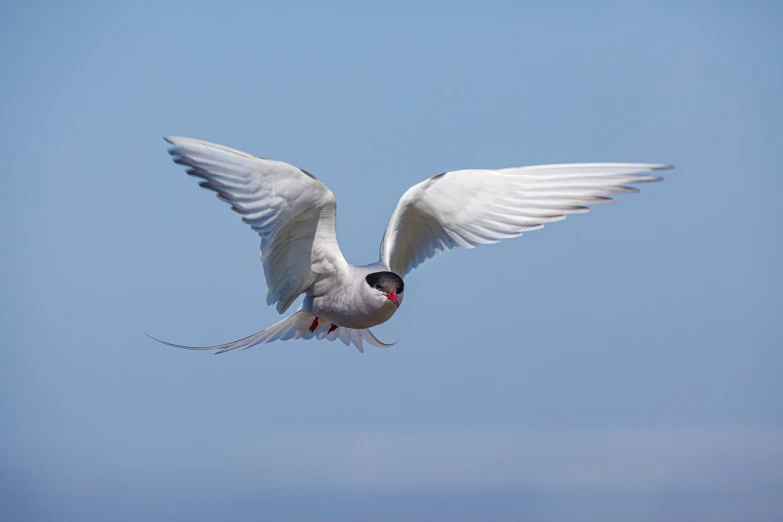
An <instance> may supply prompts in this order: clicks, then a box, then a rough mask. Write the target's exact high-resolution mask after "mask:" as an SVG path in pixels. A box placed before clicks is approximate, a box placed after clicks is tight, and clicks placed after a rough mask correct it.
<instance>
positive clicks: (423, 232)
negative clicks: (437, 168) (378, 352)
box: [150, 137, 672, 353]
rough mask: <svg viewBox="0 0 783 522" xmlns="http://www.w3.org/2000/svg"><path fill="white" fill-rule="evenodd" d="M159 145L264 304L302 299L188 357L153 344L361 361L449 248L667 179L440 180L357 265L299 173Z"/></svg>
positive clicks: (178, 141) (604, 172) (325, 196)
mask: <svg viewBox="0 0 783 522" xmlns="http://www.w3.org/2000/svg"><path fill="white" fill-rule="evenodd" d="M164 139H165V140H166V141H167V142H168V143H170V144H171V145H172V146H171V148H169V153H170V154H171V156H172V157H173V159H174V162H175V163H178V164H180V165H183V166H185V167H186V169H187V173H188V174H190V175H191V176H195V177H197V178H200V179H201V180H202V181H201V182H200V183H199V184H200V185H201V186H202V187H204V188H206V189H210V190H213V191H215V192H216V193H217V197H218V199H220V200H221V201H224V202H226V203H228V204H229V205H230V206H231V209H232V210H233V211H234V212H236V213H237V214H239V215H240V216H242V221H244V222H245V223H247V224H248V225H250V227H251V228H252V229H253V230H255V231H256V233H257V234H258V235H259V236H260V237H261V263H262V264H263V267H264V276H265V278H266V287H267V292H266V301H267V304H269V305H272V304H274V305H275V306H276V308H277V311H278V312H279V313H280V314H283V313H284V312H285V311H286V310H288V308H289V307H290V306H291V304H292V303H293V302H294V301H295V300H296V298H297V297H299V295H300V294H304V295H305V297H304V301H303V303H302V306H301V308H300V309H299V310H298V311H297V312H296V313H294V314H293V315H290V316H288V317H286V318H285V319H283V320H282V321H280V322H279V323H277V324H275V325H273V326H270V327H269V328H266V329H264V330H262V331H260V332H258V333H256V334H253V335H251V336H249V337H246V338H244V339H240V340H238V341H234V342H230V343H226V344H219V345H216V346H204V347H195V346H182V345H178V344H174V343H168V342H166V341H161V340H160V339H157V338H155V337H153V339H155V340H156V341H160V342H162V343H164V344H167V345H169V346H174V347H177V348H186V349H189V350H218V353H223V352H226V351H229V350H234V349H236V348H243V349H247V348H250V347H251V346H255V345H257V344H261V343H268V342H271V341H286V340H289V339H326V340H328V341H334V340H336V339H339V340H341V341H342V342H343V343H345V345H346V346H348V345H350V344H353V345H354V346H356V348H357V349H358V350H359V351H360V352H363V351H364V343H365V342H366V343H368V344H370V345H373V346H377V347H381V348H386V347H389V346H391V344H386V343H383V342H381V341H379V340H378V338H377V337H375V335H373V333H372V331H371V330H370V328H372V327H373V326H377V325H379V324H382V323H385V322H386V321H388V320H389V319H391V317H392V316H393V315H394V313H395V312H396V311H397V309H398V308H399V307H400V306H401V305H402V301H403V297H404V295H405V283H404V281H403V278H404V277H405V276H406V275H407V274H408V272H410V271H411V270H412V269H414V268H416V267H417V266H418V265H419V264H421V263H423V262H424V261H426V260H427V259H429V258H431V257H433V256H434V255H436V254H439V253H441V252H445V251H447V250H451V249H453V248H456V247H464V248H473V247H476V246H478V245H484V244H488V243H496V242H498V241H500V240H501V239H508V238H514V237H518V236H520V235H522V234H524V233H526V232H531V231H533V230H538V229H540V228H542V227H543V226H544V225H545V224H547V223H552V222H555V221H560V220H563V219H565V217H566V216H567V215H568V214H582V213H586V212H589V211H590V209H589V208H588V205H595V204H600V203H611V202H614V200H613V199H612V198H611V197H610V196H612V195H615V194H626V193H633V192H639V189H637V188H635V187H632V186H630V185H632V184H637V183H644V182H651V181H660V180H661V179H662V178H660V177H658V176H656V175H653V174H651V173H653V172H656V171H662V170H666V169H670V168H672V166H670V165H661V164H653V163H580V164H561V165H539V166H529V167H515V168H506V169H497V170H489V169H471V170H455V171H451V172H444V173H441V174H438V175H436V176H432V177H431V178H428V179H425V180H424V181H422V182H421V183H419V184H417V185H414V186H413V187H411V188H410V189H408V191H407V192H405V194H403V196H402V198H401V199H400V201H399V202H398V203H397V208H395V209H394V213H393V214H392V216H391V219H390V220H389V224H388V225H387V227H386V233H385V234H384V235H383V239H382V241H381V248H380V259H379V260H378V261H377V262H375V263H372V264H370V265H365V266H355V265H352V264H350V263H348V262H347V261H346V260H345V258H344V257H343V255H342V253H341V252H340V247H339V245H338V244H337V235H336V232H335V218H336V214H337V208H336V201H335V198H334V194H332V192H331V191H330V190H329V189H328V188H327V187H326V185H324V184H323V183H321V182H320V181H319V180H318V178H316V177H315V176H313V175H312V174H310V173H309V172H307V171H306V170H304V169H300V168H297V167H294V166H293V165H289V164H288V163H284V162H282V161H275V160H270V159H265V158H260V157H257V156H253V155H251V154H247V153H245V152H241V151H238V150H234V149H231V148H228V147H224V146H222V145H217V144H214V143H209V142H206V141H202V140H198V139H193V138H180V137H166V138H164ZM150 337H152V336H150Z"/></svg>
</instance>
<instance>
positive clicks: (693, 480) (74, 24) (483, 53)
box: [0, 2, 783, 522]
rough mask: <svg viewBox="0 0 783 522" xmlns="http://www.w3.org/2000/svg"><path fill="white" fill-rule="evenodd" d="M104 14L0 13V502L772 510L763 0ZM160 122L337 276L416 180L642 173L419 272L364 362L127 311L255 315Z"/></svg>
mask: <svg viewBox="0 0 783 522" xmlns="http://www.w3.org/2000/svg"><path fill="white" fill-rule="evenodd" d="M111 4H116V5H111ZM120 4H123V3H120V2H114V3H111V2H101V3H95V4H91V5H88V4H84V3H79V2H76V3H74V2H57V3H48V4H43V3H36V2H28V3H24V4H23V3H22V2H5V3H4V4H3V6H2V7H0V71H2V80H1V81H0V97H1V98H2V100H3V101H2V103H1V104H0V137H1V138H2V139H0V153H2V157H3V167H2V171H3V180H4V191H3V195H4V198H3V205H2V206H0V213H1V214H0V215H1V216H2V223H3V228H4V230H5V231H6V233H5V235H4V241H3V249H2V250H3V253H2V256H0V271H1V272H2V280H3V284H2V297H3V298H2V300H0V311H1V312H2V313H0V326H1V328H0V340H2V347H3V355H2V363H1V364H0V368H2V369H0V415H1V416H2V417H1V418H2V421H0V519H2V520H13V521H17V522H25V521H44V520H80V521H85V522H90V521H96V522H97V521H107V520H112V521H117V522H123V521H138V520H150V521H157V520H160V521H171V522H179V521H183V522H184V521H187V522H192V521H211V520H221V521H246V520H291V521H301V522H308V521H315V520H324V521H335V522H345V521H368V522H375V521H378V522H383V521H395V520H403V519H404V520H421V521H430V520H454V521H511V520H535V521H538V522H548V521H557V522H559V521H574V520H576V521H579V520H604V521H610V522H611V521H618V522H619V521H623V522H628V521H650V522H653V521H654V522H667V521H677V522H686V521H694V522H695V521H699V522H702V521H711V522H719V521H720V522H722V521H727V522H728V521H735V520H743V521H748V522H754V521H770V520H774V519H777V520H781V519H783V497H781V495H780V491H781V489H783V380H781V371H783V350H782V349H783V325H782V324H781V319H782V318H781V304H780V300H781V296H782V295H783V278H782V277H781V274H780V269H781V267H783V234H781V232H780V226H779V222H780V217H779V211H780V201H781V197H783V172H781V162H780V157H781V150H783V101H781V100H782V98H781V93H783V61H781V51H782V50H783V33H782V32H781V31H780V27H781V26H782V25H783V9H782V8H781V7H780V5H779V4H775V3H774V2H755V3H754V2H743V3H741V2H734V3H731V4H721V3H718V2H716V3H706V2H705V3H701V4H690V5H687V4H688V3H685V4H682V3H680V2H668V3H659V4H658V5H656V6H649V5H647V4H645V3H639V2H630V3H626V4H625V7H623V8H620V7H618V6H617V5H615V6H614V7H609V6H608V5H607V6H605V7H600V8H599V7H596V6H595V5H594V6H593V7H590V8H588V7H580V5H583V4H584V3H583V2H579V3H574V4H569V3H567V2H566V3H563V4H560V6H559V7H557V8H555V7H552V8H546V9H543V8H541V7H540V6H535V5H528V4H525V3H523V2H516V3H513V6H512V5H511V4H512V2H508V4H502V3H492V2H481V3H477V4H468V3H463V2H456V3H454V2H440V3H437V2H432V3H427V4H426V5H424V4H419V3H398V2H391V3H389V2H385V3H383V7H378V8H371V7H367V6H366V5H365V4H364V3H363V2H356V3H352V4H349V3H339V2H338V3H334V2H328V3H320V2H313V3H312V4H310V5H306V4H294V3H290V2H286V3H285V4H283V3H282V2H281V3H279V5H278V6H276V7H275V6H271V5H264V6H261V5H259V4H261V3H257V2H240V3H228V2H214V3H211V4H207V3H200V2H197V3H193V2H187V3H185V2H181V3H180V2H146V3H145V2H137V3H135V4H134V5H133V6H130V5H125V6H123V5H120ZM166 134H175V135H185V136H194V137H199V138H204V139H208V140H211V141H215V142H219V143H222V144H226V145H229V146H232V147H236V148H239V149H243V150H246V151H248V152H252V153H255V154H257V155H261V156H265V157H269V158H275V159H280V160H285V161H288V162H290V163H293V164H294V165H297V166H299V167H302V168H305V169H307V170H309V171H311V172H313V173H314V174H315V175H316V176H318V177H319V178H320V179H321V180H322V181H323V182H324V183H326V184H327V185H328V186H329V187H330V188H331V190H332V191H333V192H334V193H335V195H336V196H337V200H338V202H339V205H338V237H339V240H340V245H341V247H342V251H343V253H344V254H345V255H346V257H347V259H348V260H349V261H351V262H353V263H356V264H363V263H367V262H371V261H374V260H375V259H377V251H378V246H379V243H380V239H381V234H382V232H383V230H384V227H385V225H386V222H387V220H388V218H389V216H390V214H391V212H392V210H393V208H394V205H395V204H396V202H397V200H398V198H399V197H400V196H401V195H402V193H403V192H404V191H405V190H406V189H407V188H408V187H409V186H411V185H413V184H415V183H417V182H418V181H420V180H422V179H424V178H425V177H428V176H431V175H433V174H436V173H438V172H442V171H445V170H450V169H459V168H478V167H484V168H493V167H497V168H499V167H508V166H517V165H525V164H540V163H563V162H588V161H641V162H662V163H673V164H675V165H676V167H677V169H676V170H675V171H673V172H670V173H668V175H667V179H666V181H665V182H664V183H660V184H655V185H651V186H649V185H648V186H645V187H643V188H644V191H643V193H642V194H640V195H633V196H627V197H623V198H621V201H620V202H619V203H618V204H617V205H612V206H603V207H600V208H597V209H596V210H595V211H594V212H593V213H592V214H589V215H585V216H575V217H570V218H569V219H568V220H566V221H565V222H563V223H556V224H552V225H548V226H547V227H546V228H545V229H544V230H542V231H538V232H533V233H530V234H527V235H525V237H523V238H521V239H518V240H514V241H509V242H504V243H501V244H498V245H491V246H486V247H482V248H478V249H475V250H471V251H464V250H461V251H457V252H451V253H448V254H445V255H443V256H440V257H439V258H436V259H434V260H432V261H429V262H427V263H425V264H424V265H423V266H421V267H420V268H419V269H417V270H415V271H414V272H412V273H411V274H410V275H409V276H408V277H407V278H406V298H405V302H404V304H403V306H402V307H401V309H400V311H399V312H398V313H397V314H396V316H395V317H394V318H393V320H392V321H390V322H389V323H387V324H384V325H382V326H380V327H378V328H376V329H375V332H376V333H377V335H378V336H379V337H380V338H381V339H382V340H386V341H393V340H398V341H399V342H398V344H397V345H396V346H395V347H394V348H392V349H389V350H379V349H375V348H369V349H368V350H367V352H366V353H365V354H363V355H362V354H360V353H359V352H357V351H356V350H355V349H354V348H353V347H345V346H344V345H342V344H340V343H327V342H315V341H309V342H300V341H297V342H287V343H277V344H271V345H266V346H260V347H256V348H253V349H251V350H248V351H245V352H231V353H229V354H224V355H220V356H214V355H212V354H210V353H204V352H188V351H181V350H176V349H173V348H168V347H165V346H162V345H159V344H157V343H155V342H153V341H151V340H150V339H148V338H146V337H144V336H143V335H142V333H141V330H145V331H148V332H150V333H152V334H154V335H157V336H160V337H162V338H164V339H167V340H171V341H174V342H180V343H185V344H213V343H219V342H225V341H230V340H234V339H237V338H240V337H243V336H245V335H248V334H251V333H253V332H256V331H258V330H260V329H262V328H263V327H265V326H268V325H271V324H273V323H274V322H276V321H277V320H278V319H279V317H278V315H277V314H276V312H275V310H274V309H273V308H272V307H267V306H266V305H265V304H264V294H265V287H264V280H263V274H262V271H261V265H260V263H259V261H258V238H257V237H256V236H255V234H253V232H252V231H251V230H250V229H249V228H248V227H247V226H245V225H244V224H243V223H242V222H241V221H240V220H239V218H238V217H237V216H235V215H233V214H232V213H231V212H230V211H229V210H228V208H227V206H226V205H224V204H223V203H221V202H220V201H218V200H217V199H216V198H215V197H214V195H212V194H210V193H209V192H207V191H204V190H202V189H200V188H199V187H198V186H197V184H196V181H195V180H194V179H192V178H189V177H188V176H186V175H185V174H184V172H183V170H182V169H181V168H180V167H178V166H176V165H174V164H173V163H172V162H171V161H170V158H169V156H168V154H167V153H166V146H165V145H166V144H165V143H164V142H163V141H162V140H161V136H162V135H166Z"/></svg>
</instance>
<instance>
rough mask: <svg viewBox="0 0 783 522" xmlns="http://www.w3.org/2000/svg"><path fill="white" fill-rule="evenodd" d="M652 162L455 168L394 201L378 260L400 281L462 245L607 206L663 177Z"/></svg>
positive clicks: (493, 240) (488, 240)
mask: <svg viewBox="0 0 783 522" xmlns="http://www.w3.org/2000/svg"><path fill="white" fill-rule="evenodd" d="M668 168H671V167H670V166H668V165H659V164H651V163H584V164H563V165H541V166H533V167H518V168H509V169H500V170H458V171H452V172H446V173H443V174H439V175H437V176H433V177H432V178H429V179H427V180H425V181H423V182H421V183H419V184H418V185H414V186H413V187H411V188H410V189H409V190H408V191H407V192H406V193H405V194H404V195H403V196H402V198H401V199H400V201H399V203H398V204H397V208H396V209H395V210H394V213H393V214H392V217H391V220H390V221H389V225H388V226H387V228H386V233H385V234H384V237H383V241H382V243H381V252H380V256H381V261H382V262H383V263H384V264H385V265H387V266H388V267H389V268H390V269H391V270H392V271H393V272H395V273H396V274H399V275H400V276H402V277H404V276H405V274H407V273H408V272H410V271H411V270H412V269H413V268H415V267H416V266H418V265H419V264H421V263H422V262H424V261H425V260H427V259H429V258H431V257H433V256H434V255H436V254H439V253H441V252H445V251H447V250H451V249H452V248H454V247H457V246H461V247H465V248H473V247H475V246H478V245H484V244H488V243H496V242H498V241H500V240H501V239H507V238H513V237H518V236H520V235H522V234H523V233H525V232H529V231H532V230H537V229H540V228H542V227H543V226H544V224H545V223H551V222H554V221H560V220H562V219H565V217H566V215H568V214H580V213H585V212H589V211H590V209H589V208H588V207H587V205H595V204H599V203H611V202H614V200H613V199H612V198H611V197H610V196H611V195H614V194H624V193H632V192H639V190H638V189H637V188H635V187H631V186H629V185H631V184H634V183H643V182H650V181H659V180H661V179H662V178H660V177H658V176H654V175H649V174H645V173H649V172H652V171H658V170H664V169H668Z"/></svg>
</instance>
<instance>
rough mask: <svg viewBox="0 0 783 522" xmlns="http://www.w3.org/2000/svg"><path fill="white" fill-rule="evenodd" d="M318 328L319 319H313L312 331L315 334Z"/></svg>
mask: <svg viewBox="0 0 783 522" xmlns="http://www.w3.org/2000/svg"><path fill="white" fill-rule="evenodd" d="M316 328H318V318H317V317H316V318H315V319H313V324H311V325H310V331H311V332H314V331H315V329H316Z"/></svg>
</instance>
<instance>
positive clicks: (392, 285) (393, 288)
mask: <svg viewBox="0 0 783 522" xmlns="http://www.w3.org/2000/svg"><path fill="white" fill-rule="evenodd" d="M364 280H365V281H367V284H368V285H370V286H371V287H373V288H378V289H379V290H381V291H382V292H383V293H384V294H390V293H392V292H397V293H398V294H401V293H402V292H403V290H405V283H403V282H402V278H401V277H400V276H398V275H397V274H395V273H394V272H375V273H372V274H369V275H368V276H367V277H365V278H364Z"/></svg>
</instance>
